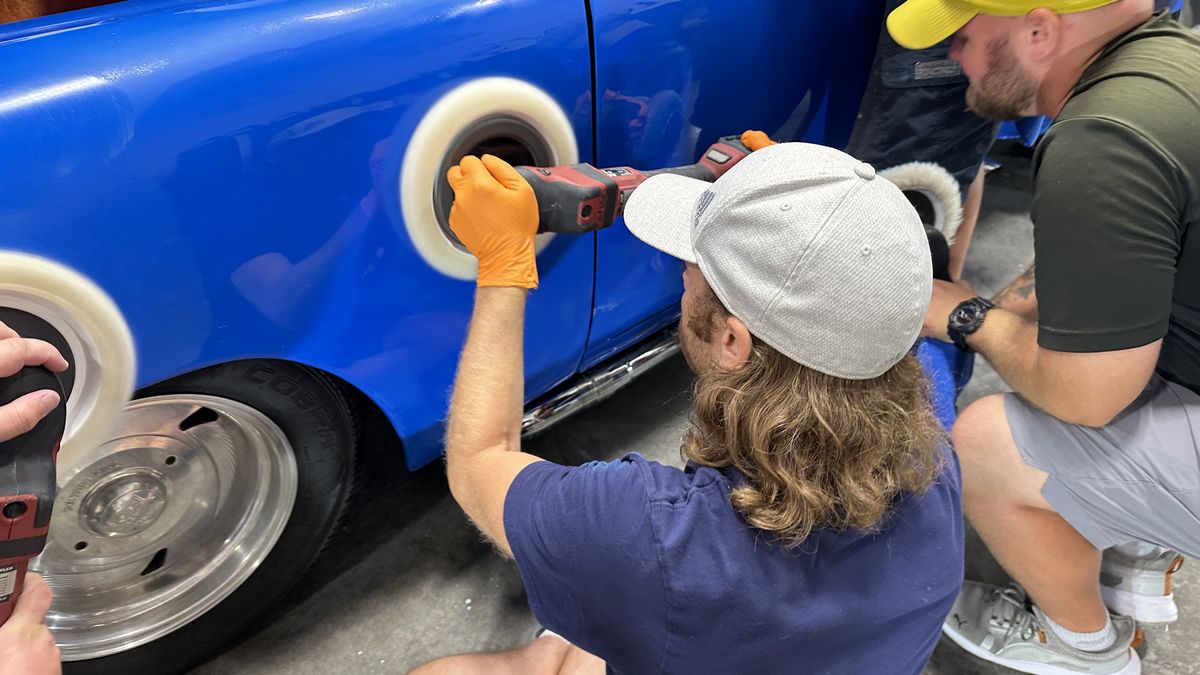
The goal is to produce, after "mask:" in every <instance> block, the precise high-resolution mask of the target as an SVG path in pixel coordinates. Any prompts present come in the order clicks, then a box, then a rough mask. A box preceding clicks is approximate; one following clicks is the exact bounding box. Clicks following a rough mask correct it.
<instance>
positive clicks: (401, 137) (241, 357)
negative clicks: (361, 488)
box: [0, 0, 883, 673]
mask: <svg viewBox="0 0 1200 675" xmlns="http://www.w3.org/2000/svg"><path fill="white" fill-rule="evenodd" d="M882 4H883V3H880V2H878V1H877V0H839V1H838V2H827V1H826V2H819V1H817V0H774V1H770V2H732V1H728V0H725V1H722V0H590V2H583V1H578V0H576V1H573V2H567V1H564V0H128V1H127V2H117V3H114V4H106V5H103V6H99V7H93V8H89V9H83V10H79V11H73V12H68V13H65V14H57V15H53V16H44V17H40V18H33V19H29V20H24V21H18V22H14V23H10V24H7V25H4V26H0V158H2V160H0V223H3V230H2V231H0V307H3V308H5V309H4V310H3V311H2V312H0V319H2V320H4V321H5V322H7V323H9V324H10V325H13V326H14V327H17V328H18V329H19V330H21V332H23V333H26V334H28V335H31V336H34V337H41V338H43V339H47V340H50V341H52V342H54V343H55V344H57V345H59V346H60V348H61V349H63V350H64V351H66V352H68V353H69V354H70V356H71V361H72V363H73V368H72V371H71V373H70V375H69V377H68V380H70V382H69V384H70V387H71V394H70V399H69V406H68V408H69V418H68V429H67V436H66V439H65V441H64V444H63V449H62V452H61V454H60V455H59V459H58V467H59V497H58V500H57V504H56V511H55V517H54V521H53V523H52V526H51V530H50V536H49V540H48V543H47V546H46V550H45V552H44V553H43V554H42V556H41V557H40V558H39V559H37V560H36V561H35V566H36V567H37V568H38V569H40V570H41V571H42V572H43V573H44V574H45V575H46V577H47V579H48V580H49V582H50V584H51V586H52V587H53V589H54V592H55V600H54V605H53V608H52V610H51V613H50V616H49V619H48V622H49V624H50V625H51V627H52V629H53V631H54V634H55V637H56V639H57V640H58V642H59V644H60V646H61V649H62V655H63V658H64V659H65V660H66V661H67V662H68V663H67V670H68V671H69V672H89V673H90V672H95V673H100V672H105V673H107V672H122V673H141V672H174V671H182V670H186V669H187V668H189V667H191V666H193V665H194V664H196V663H198V662H200V661H202V660H203V659H205V658H207V657H209V656H211V655H212V654H213V653H214V652H216V651H219V650H220V649H221V648H222V646H223V645H225V644H227V643H228V642H230V641H231V640H234V639H236V638H238V637H240V636H243V635H244V634H245V633H246V631H247V630H249V629H250V627H252V626H253V625H255V622H256V620H257V619H259V618H260V617H261V616H262V615H263V613H264V612H265V611H266V610H268V609H269V608H271V607H272V606H273V605H274V604H275V603H276V602H277V601H278V600H279V599H280V597H281V596H282V595H283V594H284V593H285V592H286V591H287V590H288V589H289V588H291V587H293V586H294V585H296V584H297V582H298V581H299V580H300V579H301V578H302V576H303V575H304V573H305V571H306V570H307V569H308V568H309V566H310V565H311V563H312V562H313V560H314V559H315V558H316V557H317V555H318V554H319V553H320V552H321V550H322V548H323V547H325V546H326V544H327V543H328V540H329V538H330V537H331V536H332V535H333V534H334V532H335V530H336V529H337V525H338V523H339V522H340V521H341V520H342V519H343V518H346V517H352V516H353V514H352V513H347V512H346V511H347V508H348V507H347V504H348V500H349V497H350V496H351V494H352V493H353V491H354V487H355V476H356V475H361V474H362V472H364V471H370V470H371V467H370V466H368V465H365V463H364V462H365V460H364V459H363V457H361V456H360V454H359V452H358V449H359V447H360V446H362V445H363V444H364V443H365V442H368V441H373V442H374V443H375V444H379V443H380V441H381V440H387V439H364V438H362V437H361V434H362V431H361V428H360V425H359V424H358V423H357V420H359V419H360V418H361V417H362V416H364V415H367V414H379V415H382V416H383V417H384V418H386V419H387V420H388V421H390V423H391V426H392V428H394V430H395V435H396V437H397V438H398V439H399V443H396V444H395V447H396V451H397V452H403V454H404V459H405V461H406V462H407V465H408V466H409V467H411V468H413V469H416V468H418V467H421V466H424V465H426V464H429V463H430V462H433V461H436V460H437V459H438V458H439V456H440V454H441V441H442V433H443V419H444V417H445V412H446V407H447V392H448V389H449V387H450V385H451V380H452V376H453V373H454V369H455V365H456V361H457V357H458V353H459V349H460V346H461V344H462V341H463V338H464V334H465V329H466V325H467V319H468V316H469V311H470V306H471V298H472V292H473V288H474V285H473V283H472V275H473V273H474V259H473V258H472V257H471V256H470V255H469V254H467V253H466V251H464V250H463V249H462V248H461V247H460V246H459V245H458V244H456V243H455V241H454V240H453V239H452V238H451V237H450V236H449V235H448V230H447V222H446V221H447V211H448V208H449V204H450V199H451V194H450V193H449V190H448V188H447V186H446V185H445V184H444V183H443V181H442V176H444V174H445V171H446V168H447V167H449V166H450V165H451V164H452V163H455V162H457V160H458V159H459V158H460V157H461V156H463V155H465V154H479V153H483V152H491V153H493V154H497V155H500V156H502V157H504V158H506V159H508V160H509V161H510V162H513V163H514V164H533V165H552V164H565V163H573V162H580V161H587V162H591V163H593V164H596V165H599V166H614V165H629V166H635V167H638V168H643V169H650V168H657V167H662V166H670V165H678V164H685V163H689V162H692V161H695V160H696V159H697V158H698V156H699V153H700V152H701V151H702V150H703V149H704V148H706V147H707V146H708V145H709V144H710V143H712V142H714V141H715V140H717V139H718V138H719V137H721V136H724V135H728V134H731V133H738V132H740V131H742V130H743V129H747V128H761V129H766V130H768V131H769V132H773V133H774V135H775V137H776V138H794V139H802V140H808V141H813V142H822V143H826V144H829V145H834V146H841V145H844V143H845V141H846V139H847V138H848V136H849V132H850V128H851V125H852V123H853V120H854V117H855V113H856V111H857V107H858V103H859V99H860V96H861V91H862V88H863V86H864V83H865V80H866V75H867V70H868V68H869V66H870V60H871V57H872V53H873V50H874V45H875V42H876V38H877V36H878V32H879V27H880V21H881V18H882V17H881V15H880V12H881V9H882ZM539 251H540V253H539V266H540V270H541V279H542V285H541V288H540V289H539V290H538V291H537V292H535V293H534V294H533V295H532V296H531V299H530V303H529V309H528V319H527V325H528V340H527V345H526V391H527V393H528V395H529V396H530V401H529V413H528V415H527V418H526V429H527V431H529V432H531V433H532V432H536V430H537V429H538V428H540V427H541V426H543V425H545V424H548V423H550V422H553V421H555V420H557V419H561V417H563V416H564V415H566V414H569V413H570V412H572V411H574V410H577V409H578V408H579V407H581V406H583V405H586V404H587V403H589V402H592V401H595V400H598V399H600V398H602V397H604V396H606V395H608V394H609V393H610V392H611V391H612V390H613V388H614V387H616V386H619V385H620V384H622V383H624V382H625V381H627V380H628V379H629V377H631V376H632V375H636V374H637V373H639V372H641V371H642V370H644V369H645V367H646V366H648V365H649V364H653V363H655V362H656V361H658V360H661V358H663V357H664V356H665V355H668V354H670V353H671V352H672V351H673V350H674V348H675V342H674V336H673V333H672V330H673V327H674V325H675V323H676V322H677V319H678V314H679V307H678V300H679V295H680V293H681V279H680V271H681V268H680V265H679V263H678V262H676V261H674V260H672V259H670V258H667V257H665V256H663V255H661V254H659V253H657V252H655V251H653V250H651V249H650V248H648V247H646V246H645V245H643V244H641V243H640V242H638V241H637V240H635V239H634V238H633V237H632V236H631V235H630V234H629V232H628V231H627V230H626V229H625V227H624V225H623V224H622V223H617V225H616V226H614V227H612V228H609V229H606V230H603V231H600V232H598V233H594V234H587V235H578V236H567V235H558V236H552V237H551V236H546V237H543V239H542V240H541V241H540V243H539ZM127 392H133V400H132V402H128V401H127V400H125V398H124V397H125V395H126V393H127Z"/></svg>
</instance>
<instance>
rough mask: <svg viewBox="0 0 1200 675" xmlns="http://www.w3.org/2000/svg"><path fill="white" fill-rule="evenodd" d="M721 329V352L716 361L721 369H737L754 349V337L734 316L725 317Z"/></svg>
mask: <svg viewBox="0 0 1200 675" xmlns="http://www.w3.org/2000/svg"><path fill="white" fill-rule="evenodd" d="M720 331H721V353H720V354H719V355H718V358H717V363H718V364H719V365H720V366H721V368H722V369H723V370H737V369H738V368H741V367H742V365H744V364H745V363H746V361H747V360H748V359H749V358H750V352H751V351H753V350H754V337H753V336H751V335H750V330H749V329H748V328H746V324H744V323H742V322H741V320H740V319H738V318H737V317H734V316H729V317H726V319H725V323H724V325H722V326H720Z"/></svg>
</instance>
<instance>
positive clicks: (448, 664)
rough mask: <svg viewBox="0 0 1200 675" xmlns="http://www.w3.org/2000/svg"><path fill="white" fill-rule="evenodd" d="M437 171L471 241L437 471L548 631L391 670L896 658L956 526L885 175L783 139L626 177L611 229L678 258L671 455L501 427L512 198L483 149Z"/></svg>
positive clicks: (951, 481)
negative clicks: (531, 446) (676, 398)
mask: <svg viewBox="0 0 1200 675" xmlns="http://www.w3.org/2000/svg"><path fill="white" fill-rule="evenodd" d="M450 182H451V185H452V186H453V187H454V190H455V199H456V201H455V205H454V208H453V211H452V214H451V225H452V227H453V228H454V231H455V233H456V234H457V235H458V237H459V238H460V240H461V241H462V242H463V243H464V244H465V245H466V246H467V247H468V248H469V249H470V250H471V251H472V252H473V253H474V254H475V255H476V257H477V258H478V259H479V280H478V284H479V288H478V291H477V294H476V300H475V303H476V304H475V310H474V314H473V317H472V320H471V327H470V334H469V336H468V338H467V344H466V347H465V348H464V350H463V355H462V360H461V363H460V365H459V372H458V380H457V382H456V384H455V390H454V395H453V399H452V402H451V412H450V422H449V430H448V433H447V439H446V460H447V471H448V475H449V481H450V489H451V491H452V492H453V494H454V497H455V499H457V500H458V502H459V504H461V505H462V507H463V509H464V510H465V511H466V512H467V514H468V515H469V516H470V517H471V519H472V520H473V521H474V522H475V523H476V524H477V525H478V526H479V528H480V529H481V530H482V531H483V533H484V534H485V535H486V536H488V537H489V538H490V539H491V540H492V541H493V542H494V543H495V544H496V546H497V548H499V549H500V550H501V551H502V552H504V553H507V554H510V555H512V556H513V558H514V559H515V560H516V563H517V566H518V568H519V569H520V572H521V577H522V579H523V580H524V582H525V587H526V590H527V593H528V597H529V604H530V606H531V607H532V609H533V613H534V615H535V616H536V617H537V619H538V620H539V621H540V622H541V623H542V624H543V625H544V626H546V628H547V629H549V630H550V631H554V633H555V634H549V635H545V636H543V637H540V638H538V639H535V640H534V641H533V642H532V643H530V644H529V645H526V646H525V647H522V648H520V649H516V650H512V651H508V652H502V653H495V654H470V655H462V656H454V657H450V658H446V659H440V660H438V661H435V662H432V663H430V664H426V665H425V666H423V667H422V668H420V669H418V670H417V671H415V672H416V673H420V674H422V675H429V674H431V673H471V672H478V673H492V674H494V673H602V672H605V670H606V669H607V671H608V672H613V673H626V674H638V675H641V674H644V673H688V674H694V673H785V672H786V673H801V672H802V673H855V674H858V673H913V674H915V673H919V672H920V671H921V669H922V667H923V666H924V664H925V663H926V661H927V660H928V658H929V656H930V654H931V653H932V651H933V648H934V645H935V644H936V642H937V640H938V635H939V631H940V627H941V624H942V620H943V619H944V618H945V616H946V613H947V611H948V610H949V608H950V606H951V604H952V603H953V601H954V598H955V596H956V594H957V593H958V590H959V587H960V585H961V582H962V573H963V530H962V513H961V508H960V491H959V475H958V468H957V463H956V460H955V459H954V457H953V454H952V453H951V452H950V451H949V450H948V449H947V446H946V443H945V441H944V437H945V435H944V431H943V429H942V427H941V425H940V424H939V422H938V419H937V416H936V415H935V413H934V407H933V401H931V399H930V393H929V391H930V390H929V385H928V381H927V379H926V377H925V375H924V374H923V372H922V368H921V365H920V363H919V361H918V359H917V356H916V354H915V353H914V350H913V344H914V342H915V341H916V339H917V335H918V332H919V330H920V328H921V324H922V319H923V317H924V314H925V311H926V308H927V305H928V302H929V297H930V292H931V288H932V281H931V274H930V254H929V250H928V247H927V243H926V236H925V233H924V228H923V227H922V225H921V222H920V219H919V218H918V216H917V214H916V212H915V211H914V210H913V208H912V207H911V206H910V205H909V203H908V201H907V200H906V199H905V197H904V196H903V194H902V193H901V192H900V190H899V189H897V188H896V187H895V186H894V185H892V184H891V183H889V182H888V181H887V180H884V179H882V178H877V177H876V176H875V171H874V169H872V167H871V166H870V165H868V164H865V163H862V162H858V161H857V160H854V159H853V158H851V157H850V156H848V155H846V154H844V153H841V152H839V151H837V150H833V149H829V148H824V147H821V146H815V145H806V144H799V143H785V144H781V145H776V146H772V147H769V148H766V149H764V150H761V151H758V152H755V153H753V154H752V155H751V156H750V157H748V158H747V159H745V160H743V161H742V162H741V164H739V165H738V166H736V167H734V168H733V169H732V170H730V171H729V173H727V174H726V175H725V176H724V177H722V178H721V179H720V180H718V181H717V182H716V183H713V184H709V183H704V182H700V181H695V180H692V179H688V178H684V177H680V176H658V177H654V178H652V179H651V180H649V181H647V182H646V183H645V184H643V185H642V186H641V187H640V188H638V190H637V192H635V193H634V195H633V197H632V198H631V199H630V202H629V205H628V208H627V209H626V214H625V218H626V224H627V225H628V227H629V229H630V230H631V231H632V232H633V233H634V234H635V235H636V236H638V237H639V238H641V239H642V240H643V241H645V242H647V243H648V244H650V245H651V246H654V247H656V248H659V249H660V250H662V251H664V252H666V253H668V254H670V255H672V256H675V257H678V258H680V259H682V260H683V261H684V262H685V263H686V265H685V272H684V285H685V291H684V295H683V298H682V301H681V310H682V319H681V322H680V341H681V345H682V348H683V353H684V356H685V357H686V358H687V361H688V363H689V364H690V365H691V367H692V369H693V370H695V371H696V373H697V375H698V378H697V381H696V385H695V391H694V402H693V407H692V412H691V419H692V425H691V428H690V429H689V430H688V431H687V433H686V435H685V436H684V438H683V446H682V452H683V454H684V456H685V457H686V458H687V459H688V460H689V462H688V465H687V467H686V468H685V469H682V470H681V469H678V468H674V467H668V466H662V465H659V464H657V463H654V462H650V461H647V460H646V459H644V458H642V457H641V456H639V455H637V454H630V455H627V456H626V457H624V458H622V459H620V460H618V461H615V462H607V463H605V462H593V463H591V464H587V465H584V466H580V467H566V466H560V465H557V464H554V463H551V462H546V461H543V460H541V459H539V458H538V457H534V456H531V455H527V454H524V453H522V452H521V451H520V448H521V440H520V428H521V413H522V405H523V402H524V396H523V374H522V344H523V335H522V333H523V327H522V317H523V313H524V305H525V298H526V294H527V289H529V288H534V287H536V285H537V268H536V262H535V259H534V244H533V242H534V235H535V232H536V230H537V209H536V203H535V199H534V196H533V193H532V190H530V188H529V186H528V184H526V183H525V181H524V180H523V179H522V178H521V177H520V175H519V174H517V173H516V172H515V171H514V170H513V169H512V167H510V166H508V165H507V164H505V163H504V162H503V161H502V160H499V159H498V158H495V157H486V156H485V157H484V158H483V159H482V161H481V160H479V159H477V158H475V157H467V158H465V159H464V160H463V161H462V164H461V165H460V166H458V167H454V168H453V169H451V172H450ZM950 390H952V385H951V384H950V383H949V382H946V383H945V384H944V385H943V386H940V387H939V388H938V391H939V392H941V394H942V395H946V392H948V391H950ZM942 403H945V402H944V401H943V402H942ZM560 636H561V637H560Z"/></svg>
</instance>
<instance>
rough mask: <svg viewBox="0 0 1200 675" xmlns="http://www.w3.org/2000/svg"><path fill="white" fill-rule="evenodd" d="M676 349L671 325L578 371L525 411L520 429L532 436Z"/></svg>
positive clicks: (676, 339)
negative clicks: (571, 379) (632, 347)
mask: <svg viewBox="0 0 1200 675" xmlns="http://www.w3.org/2000/svg"><path fill="white" fill-rule="evenodd" d="M678 351H679V329H678V328H675V327H672V328H670V329H668V330H666V331H663V332H662V333H659V334H658V335H657V336H656V337H654V338H651V339H650V340H648V341H646V342H643V343H642V344H641V345H640V346H639V347H637V348H635V351H633V352H626V353H625V354H621V355H619V356H617V357H616V358H614V359H613V360H611V361H608V362H606V363H603V364H601V365H599V366H597V367H595V368H593V369H591V370H589V371H588V372H586V373H583V374H581V375H579V376H578V377H577V378H576V379H575V381H574V382H572V383H571V384H570V386H568V387H567V388H566V389H564V390H562V391H561V392H559V393H558V394H555V395H554V396H553V397H552V398H551V399H550V400H548V401H545V402H543V403H540V404H538V405H537V406H535V407H533V408H530V409H529V410H527V411H526V412H525V417H524V419H522V420H521V433H522V435H524V436H532V435H534V434H537V433H540V432H542V431H544V430H545V429H546V428H547V427H549V426H550V425H552V424H556V423H558V422H561V421H562V420H563V419H566V418H567V417H569V416H571V415H573V414H575V413H577V412H579V411H580V410H583V409H585V408H588V407H590V406H593V405H595V404H597V403H599V402H601V401H603V400H604V399H606V398H608V397H609V396H612V395H613V394H614V393H616V391H617V390H618V389H620V388H621V387H624V386H625V385H627V384H629V383H630V382H632V381H633V380H634V379H636V378H637V377H638V376H639V375H641V374H642V373H645V372H646V371H647V370H649V369H650V368H653V367H654V366H656V365H658V364H659V363H662V362H663V361H665V360H667V359H668V358H670V357H671V356H674V355H675V353H676V352H678Z"/></svg>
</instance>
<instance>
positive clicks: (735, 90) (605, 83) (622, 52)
mask: <svg viewBox="0 0 1200 675" xmlns="http://www.w3.org/2000/svg"><path fill="white" fill-rule="evenodd" d="M882 4H883V3H881V2H878V0H839V1H838V2H820V1H818V0H770V1H765V2H732V1H722V0H679V1H666V0H651V1H646V0H593V1H592V2H591V3H590V7H591V11H592V24H593V30H594V35H593V40H594V44H595V60H596V86H595V92H596V93H595V106H596V111H597V112H596V155H597V161H598V163H599V164H600V165H601V166H620V165H628V166H634V167H637V168H640V169H654V168H659V167H664V166H674V165H679V164H687V163H690V162H694V161H696V160H697V159H698V158H699V156H700V153H701V152H702V151H703V150H704V149H706V148H707V147H708V146H709V145H710V144H711V143H713V142H714V141H716V140H717V139H719V138H720V137H722V136H727V135H731V134H740V133H741V132H742V131H744V130H746V129H764V130H766V131H767V132H768V133H770V134H773V137H774V138H776V139H778V140H806V141H810V142H817V143H824V144H827V145H833V146H835V147H840V146H842V145H844V144H845V142H846V141H847V140H848V138H849V133H850V129H851V125H852V124H853V120H854V117H855V115H856V113H857V109H858V103H859V100H860V99H861V96H862V90H863V87H864V85H865V82H866V74H867V69H868V67H869V65H870V62H871V58H872V55H873V53H874V47H875V42H876V38H877V36H878V31H879V28H880V18H881V12H882ZM596 241H597V249H596V259H597V268H596V301H595V310H594V316H593V320H592V329H591V335H590V337H589V340H588V348H587V352H586V354H585V356H584V364H585V366H586V365H591V364H594V363H596V362H598V361H601V360H603V359H605V358H607V357H608V356H610V355H612V354H613V353H614V352H616V351H619V350H621V349H623V348H625V347H626V346H628V345H629V344H630V343H632V342H635V341H637V340H639V339H641V338H642V337H644V336H646V335H647V334H649V333H651V332H654V331H656V330H658V329H660V328H662V327H663V326H664V325H667V324H669V323H671V322H673V321H674V319H675V317H677V316H678V312H679V309H678V298H679V295H680V293H681V292H682V283H681V280H680V270H681V268H680V264H679V263H678V262H677V261H675V260H673V259H671V258H670V257H669V256H665V255H663V254H661V253H659V252H657V251H654V250H653V249H651V248H649V247H648V246H645V245H644V244H642V243H641V242H640V241H638V240H637V239H635V238H634V237H633V236H632V235H631V234H630V233H629V231H628V230H627V229H626V228H625V226H624V223H623V222H618V223H617V224H616V225H614V226H613V227H611V228H609V229H607V230H603V231H601V232H599V233H598V235H597V239H596Z"/></svg>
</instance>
